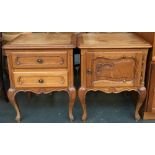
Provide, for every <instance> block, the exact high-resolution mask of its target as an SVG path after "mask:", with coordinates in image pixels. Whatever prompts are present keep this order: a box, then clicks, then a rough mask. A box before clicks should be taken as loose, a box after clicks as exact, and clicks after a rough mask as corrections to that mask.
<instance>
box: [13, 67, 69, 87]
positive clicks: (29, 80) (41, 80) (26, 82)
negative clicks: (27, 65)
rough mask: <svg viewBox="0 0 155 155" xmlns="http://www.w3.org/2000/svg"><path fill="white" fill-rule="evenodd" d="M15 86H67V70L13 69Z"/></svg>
mask: <svg viewBox="0 0 155 155" xmlns="http://www.w3.org/2000/svg"><path fill="white" fill-rule="evenodd" d="M13 77H14V84H15V87H16V88H21V87H23V88H27V87H29V88H33V87H67V86H68V71H67V70H63V69H59V70H54V69H53V70H49V69H48V70H45V69H44V70H37V69H36V70H28V69H25V70H20V69H18V70H15V71H14V72H13Z"/></svg>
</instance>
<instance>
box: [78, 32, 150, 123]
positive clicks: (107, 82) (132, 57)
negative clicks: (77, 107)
mask: <svg viewBox="0 0 155 155" xmlns="http://www.w3.org/2000/svg"><path fill="white" fill-rule="evenodd" d="M78 47H79V48H81V87H80V88H79V90H78V95H79V99H80V102H81V105H82V109H83V116H82V120H84V121H85V120H86V119H87V110H86V102H85V96H86V94H87V92H88V91H102V92H106V93H119V92H122V91H132V90H134V91H136V92H137V93H138V94H139V100H138V101H137V106H136V109H135V119H136V120H139V119H140V118H141V116H140V109H141V106H142V104H143V102H144V100H145V97H146V88H145V82H144V79H145V67H146V58H147V53H148V48H149V47H151V45H150V44H149V43H148V42H146V41H145V40H144V39H142V38H140V37H139V36H137V35H135V34H133V33H82V34H80V35H79V37H78Z"/></svg>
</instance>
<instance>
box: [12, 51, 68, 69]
mask: <svg viewBox="0 0 155 155" xmlns="http://www.w3.org/2000/svg"><path fill="white" fill-rule="evenodd" d="M67 56H68V54H67V50H17V51H16V50H14V52H13V53H12V65H13V67H14V68H67V62H68V60H67Z"/></svg>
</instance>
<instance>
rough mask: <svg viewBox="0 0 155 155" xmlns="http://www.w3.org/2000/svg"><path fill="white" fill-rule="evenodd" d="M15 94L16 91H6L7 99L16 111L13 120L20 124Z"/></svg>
mask: <svg viewBox="0 0 155 155" xmlns="http://www.w3.org/2000/svg"><path fill="white" fill-rule="evenodd" d="M16 93H17V91H16V90H15V89H12V88H10V89H9V90H8V98H9V101H10V103H11V104H12V105H13V107H14V109H15V111H16V118H15V120H16V121H17V122H20V121H21V115H20V110H19V107H18V104H17V102H16V100H15V95H16Z"/></svg>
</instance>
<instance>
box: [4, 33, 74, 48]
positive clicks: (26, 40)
mask: <svg viewBox="0 0 155 155" xmlns="http://www.w3.org/2000/svg"><path fill="white" fill-rule="evenodd" d="M75 47H76V36H75V34H74V33H27V34H21V35H20V36H18V37H17V38H15V39H14V40H12V41H10V42H8V43H6V44H5V45H4V46H3V49H40V48H47V49H48V48H75Z"/></svg>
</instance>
